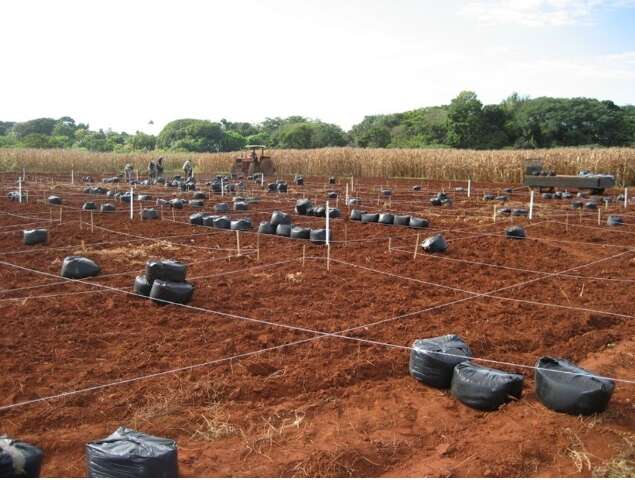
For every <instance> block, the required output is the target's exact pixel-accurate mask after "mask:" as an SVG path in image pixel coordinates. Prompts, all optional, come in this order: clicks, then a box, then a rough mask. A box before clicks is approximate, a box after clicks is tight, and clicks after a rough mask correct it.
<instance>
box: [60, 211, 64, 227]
mask: <svg viewBox="0 0 635 480" xmlns="http://www.w3.org/2000/svg"><path fill="white" fill-rule="evenodd" d="M63 209H64V207H60V223H62V210H63Z"/></svg>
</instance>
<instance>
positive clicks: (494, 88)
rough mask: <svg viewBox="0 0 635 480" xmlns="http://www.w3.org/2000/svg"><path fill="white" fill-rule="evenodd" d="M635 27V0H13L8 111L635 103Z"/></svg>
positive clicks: (4, 106) (4, 114)
mask: <svg viewBox="0 0 635 480" xmlns="http://www.w3.org/2000/svg"><path fill="white" fill-rule="evenodd" d="M634 25H635V0H585V1H579V0H473V1H464V2H460V1H453V0H446V1H444V2H439V1H425V0H351V1H347V0H319V1H317V0H316V1H308V0H304V1H300V0H207V1H204V0H178V1H176V0H174V1H159V0H148V1H144V0H125V1H123V0H122V1H120V0H108V1H104V0H76V1H74V0H55V1H50V0H48V1H47V0H42V1H36V0H3V1H2V2H0V45H2V47H3V48H2V56H1V57H0V61H1V65H2V69H1V71H0V120H14V121H23V120H27V119H31V118H36V117H43V116H50V117H60V116H63V115H69V116H71V117H73V118H75V119H76V120H77V121H81V122H85V123H86V122H87V123H90V126H91V128H103V129H108V128H111V129H113V130H117V131H119V130H125V131H128V132H130V133H133V132H134V131H136V130H142V131H146V132H152V133H157V132H158V131H159V130H160V129H161V127H162V126H163V125H164V124H165V123H166V122H168V121H170V120H174V119H177V118H202V119H209V120H214V121H218V120H220V119H221V118H227V119H229V120H234V121H251V122H257V121H260V120H262V119H264V118H265V117H267V116H269V117H274V116H281V117H284V116H288V115H304V116H308V117H312V118H319V119H321V120H323V121H326V122H332V123H337V124H339V125H341V126H342V127H344V128H346V129H348V128H350V126H351V125H353V124H355V123H357V122H359V121H361V120H362V118H363V116H364V115H367V114H374V113H391V112H398V111H404V110H409V109H414V108H418V107H422V106H428V105H438V104H444V103H448V102H449V101H450V100H451V99H452V98H453V97H454V96H456V94H457V93H459V92H460V91H461V90H466V89H469V90H474V91H475V92H476V93H477V94H478V96H479V98H480V99H481V100H482V101H483V102H484V103H495V102H499V101H500V100H502V99H503V98H504V97H506V96H507V95H509V94H510V93H512V92H513V91H518V92H519V93H521V94H525V95H530V96H532V97H537V96H542V95H549V96H566V97H573V96H588V97H596V98H600V99H612V100H614V101H615V102H616V103H618V104H627V103H635V28H634ZM150 120H152V121H154V125H149V123H148V122H149V121H150Z"/></svg>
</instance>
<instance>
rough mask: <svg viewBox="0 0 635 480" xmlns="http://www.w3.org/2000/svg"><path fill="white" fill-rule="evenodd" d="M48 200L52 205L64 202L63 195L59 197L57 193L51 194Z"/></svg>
mask: <svg viewBox="0 0 635 480" xmlns="http://www.w3.org/2000/svg"><path fill="white" fill-rule="evenodd" d="M48 202H49V203H50V204H51V205H61V204H62V198H61V197H58V196H57V195H51V196H50V197H49V198H48Z"/></svg>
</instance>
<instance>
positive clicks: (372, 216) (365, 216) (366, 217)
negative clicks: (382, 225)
mask: <svg viewBox="0 0 635 480" xmlns="http://www.w3.org/2000/svg"><path fill="white" fill-rule="evenodd" d="M361 221H362V223H377V222H378V221H379V214H378V213H362V218H361Z"/></svg>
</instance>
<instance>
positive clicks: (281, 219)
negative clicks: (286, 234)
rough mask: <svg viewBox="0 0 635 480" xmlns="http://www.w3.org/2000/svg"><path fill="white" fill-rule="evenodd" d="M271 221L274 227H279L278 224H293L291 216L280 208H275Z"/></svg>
mask: <svg viewBox="0 0 635 480" xmlns="http://www.w3.org/2000/svg"><path fill="white" fill-rule="evenodd" d="M269 223H271V225H273V226H274V227H277V226H278V225H291V216H290V215H288V214H286V213H284V212H281V211H280V210H274V211H273V212H272V213H271V220H269Z"/></svg>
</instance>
